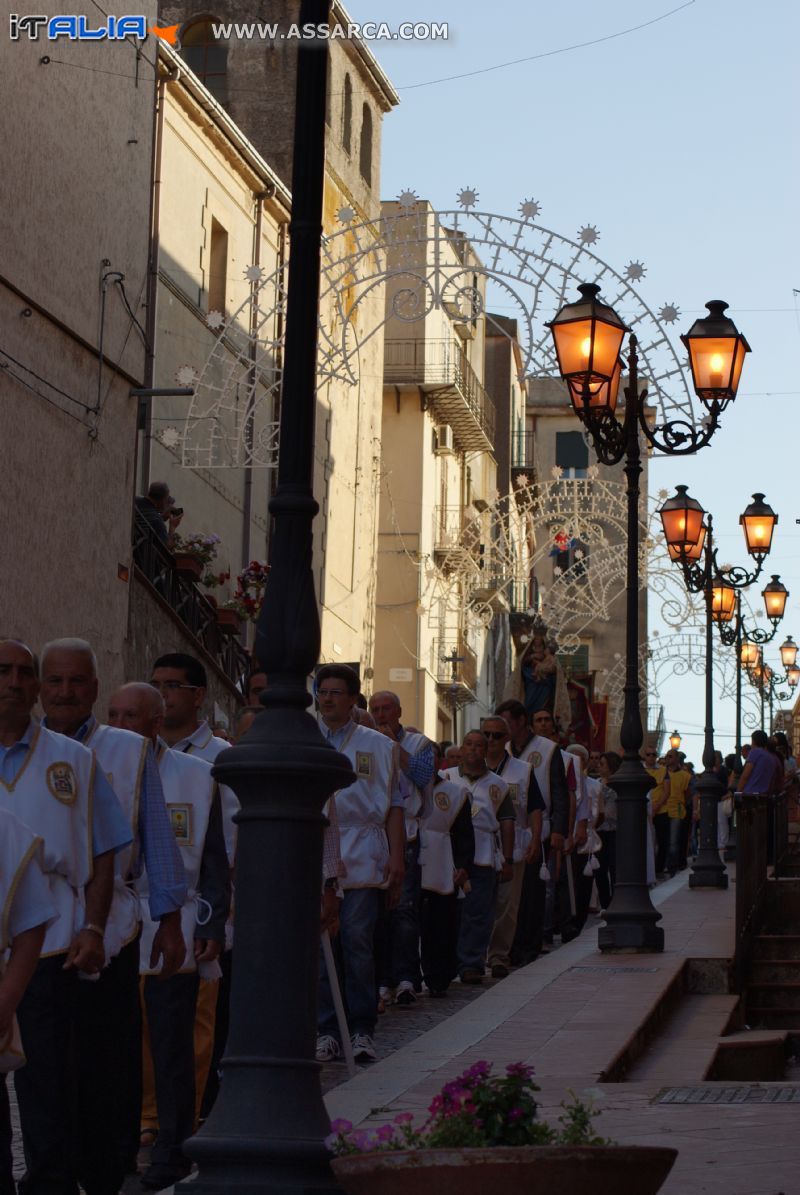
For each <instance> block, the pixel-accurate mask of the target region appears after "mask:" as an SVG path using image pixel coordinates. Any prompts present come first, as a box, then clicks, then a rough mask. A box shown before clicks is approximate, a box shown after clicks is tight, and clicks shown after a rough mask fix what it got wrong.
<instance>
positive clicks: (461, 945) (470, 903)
mask: <svg viewBox="0 0 800 1195" xmlns="http://www.w3.org/2000/svg"><path fill="white" fill-rule="evenodd" d="M467 873H468V875H469V882H470V891H469V892H468V893H467V896H466V897H465V899H464V900H462V902H461V924H460V926H459V928H458V946H457V947H456V952H457V956H458V969H459V971H460V972H462V973H463V972H464V971H467V970H473V969H474V970H476V971H480V972H483V968H484V964H485V962H486V952H487V950H488V949H489V939H490V938H491V936H492V926H493V925H494V906H495V901H496V899H497V872H496V871H495V869H494V867H480V866H478V865H477V864H475V863H470V864H468V866H467Z"/></svg>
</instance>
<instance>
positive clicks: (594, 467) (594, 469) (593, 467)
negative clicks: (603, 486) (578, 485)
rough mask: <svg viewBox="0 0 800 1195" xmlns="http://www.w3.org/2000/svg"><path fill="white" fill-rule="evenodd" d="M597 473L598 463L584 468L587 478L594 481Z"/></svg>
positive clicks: (598, 471) (598, 470)
mask: <svg viewBox="0 0 800 1195" xmlns="http://www.w3.org/2000/svg"><path fill="white" fill-rule="evenodd" d="M599 474H600V466H599V465H590V466H589V468H588V469H587V470H586V476H587V477H588V478H589V480H590V481H594V479H595V477H598V476H599Z"/></svg>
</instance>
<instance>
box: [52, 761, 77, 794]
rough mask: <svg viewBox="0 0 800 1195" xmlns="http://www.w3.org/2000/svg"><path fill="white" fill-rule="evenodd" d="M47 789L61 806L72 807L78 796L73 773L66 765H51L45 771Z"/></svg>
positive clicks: (60, 763)
mask: <svg viewBox="0 0 800 1195" xmlns="http://www.w3.org/2000/svg"><path fill="white" fill-rule="evenodd" d="M47 787H48V788H49V789H50V792H51V793H52V794H53V796H54V797H55V799H56V800H57V801H60V802H61V804H62V805H74V803H75V799H76V797H77V796H78V785H77V782H76V780H75V773H74V772H73V770H72V767H71V765H70V764H68V763H63V762H61V761H59V762H58V763H51V764H50V767H49V768H48V769H47Z"/></svg>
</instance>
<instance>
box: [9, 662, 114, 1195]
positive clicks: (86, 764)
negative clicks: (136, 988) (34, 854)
mask: <svg viewBox="0 0 800 1195" xmlns="http://www.w3.org/2000/svg"><path fill="white" fill-rule="evenodd" d="M39 689H40V679H39V663H38V660H37V658H36V656H35V655H34V653H33V651H32V650H31V649H30V647H28V646H27V644H24V643H20V642H18V641H16V640H10V639H5V640H0V781H1V783H0V808H2V809H6V810H8V811H9V812H12V813H14V815H15V816H16V817H17V818H19V820H20V821H21V822H22V823H23V824H24V825H25V826H27V827H28V829H29V830H31V831H32V833H33V834H35V835H37V836H39V837H40V838H41V839H42V840H43V848H42V849H43V856H42V858H43V867H44V871H45V874H46V876H47V879H48V883H49V887H50V894H51V897H52V899H53V903H54V905H55V907H56V909H57V910H58V913H59V916H58V918H57V919H56V920H54V921H53V923H52V924H51V925H50V926H49V928H48V930H47V933H46V936H45V940H44V945H43V947H42V955H41V958H40V960H39V963H38V965H37V968H36V971H35V972H34V975H33V979H32V980H31V982H30V984H29V986H28V990H27V991H26V993H25V996H24V997H23V999H22V1002H21V1003H20V1006H19V1010H18V1014H17V1016H18V1020H19V1027H20V1032H21V1034H22V1042H23V1046H24V1050H25V1055H26V1058H27V1063H26V1065H25V1066H24V1067H22V1068H21V1070H20V1071H19V1072H18V1073H17V1075H16V1077H15V1081H14V1086H15V1088H16V1093H17V1100H18V1103H19V1110H20V1119H21V1121H22V1137H23V1145H24V1149H25V1162H26V1166H27V1170H26V1175H25V1178H24V1180H23V1182H22V1183H21V1189H22V1190H24V1191H26V1192H29V1193H31V1195H33V1193H38V1192H40V1191H41V1192H44V1191H57V1190H58V1191H71V1190H74V1189H75V1188H76V1185H77V1180H78V1178H79V1177H80V1176H79V1175H78V1173H77V1159H76V1157H75V1154H76V1150H75V1140H76V1132H77V1125H76V1120H77V1115H76V1112H77V1104H78V1101H77V1083H78V1068H77V1058H76V1053H75V1046H74V1038H75V1029H76V1024H75V1006H76V1000H77V997H78V990H77V989H78V982H77V980H78V973H79V972H83V973H84V974H86V975H90V976H96V975H99V973H100V971H101V970H102V968H103V965H104V963H105V961H106V957H105V948H104V937H105V927H106V920H107V917H108V913H109V908H110V905H111V897H112V893H113V889H114V856H115V854H116V853H117V852H118V851H121V850H123V849H124V848H126V847H127V846H128V845H129V843H130V842H131V838H132V835H131V831H130V826H129V824H128V821H127V819H126V818H125V815H124V813H123V811H122V809H121V807H120V804H119V802H118V800H117V798H116V796H115V795H114V792H113V790H112V788H111V786H110V784H109V782H108V780H107V779H106V776H105V774H104V773H103V771H102V769H101V768H98V767H97V766H96V761H95V757H94V755H93V754H92V752H91V751H90V750H89V749H88V748H87V747H84V746H82V745H81V744H80V743H77V742H75V741H74V740H73V739H69V738H65V737H64V736H63V735H60V734H56V733H55V732H54V731H52V730H49V729H48V728H47V727H46V726H40V725H39V724H38V723H37V722H36V721H35V720H34V719H33V718H32V717H31V711H32V710H33V707H34V704H35V702H36V699H37V697H38V696H39ZM87 1048H88V1049H98V1048H101V1047H98V1046H97V1045H96V1044H94V1045H89V1046H87Z"/></svg>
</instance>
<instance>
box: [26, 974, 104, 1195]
mask: <svg viewBox="0 0 800 1195" xmlns="http://www.w3.org/2000/svg"><path fill="white" fill-rule="evenodd" d="M65 959H66V955H65V954H56V955H53V956H52V957H50V958H44V959H40V960H39V963H38V964H37V967H36V970H35V971H34V973H33V978H32V979H31V981H30V983H29V984H28V988H27V991H26V992H25V995H24V996H23V997H22V1000H21V1002H20V1005H19V1008H18V1009H17V1019H18V1021H19V1029H20V1034H21V1036H22V1047H23V1049H24V1051H25V1057H26V1059H27V1062H26V1064H25V1066H23V1067H21V1068H20V1070H18V1071H17V1072H16V1074H15V1075H14V1086H15V1089H16V1093H17V1102H18V1104H19V1114H20V1120H21V1122H22V1146H23V1150H24V1153H25V1167H26V1170H25V1176H24V1178H23V1179H22V1180H21V1182H20V1184H19V1190H20V1195H77V1190H78V1184H77V1182H76V1174H77V1156H76V1144H75V1143H76V1134H77V1129H78V1116H77V1092H78V1085H77V1066H76V1055H75V1034H74V1030H75V1001H76V997H77V986H78V983H79V980H78V977H77V973H76V972H75V971H65V970H64V961H65ZM80 982H83V981H80ZM87 982H88V981H87Z"/></svg>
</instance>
